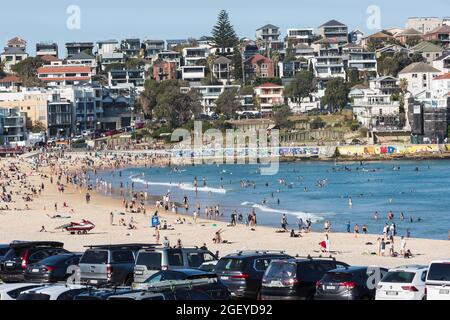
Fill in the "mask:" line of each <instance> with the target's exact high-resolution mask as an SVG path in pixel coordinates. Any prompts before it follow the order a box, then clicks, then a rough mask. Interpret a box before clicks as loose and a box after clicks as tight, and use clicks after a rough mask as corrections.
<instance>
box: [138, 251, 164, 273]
mask: <svg viewBox="0 0 450 320" xmlns="http://www.w3.org/2000/svg"><path fill="white" fill-rule="evenodd" d="M161 256H162V255H161V253H160V252H141V253H139V255H138V258H137V261H136V265H139V266H146V267H147V269H148V270H159V269H161Z"/></svg>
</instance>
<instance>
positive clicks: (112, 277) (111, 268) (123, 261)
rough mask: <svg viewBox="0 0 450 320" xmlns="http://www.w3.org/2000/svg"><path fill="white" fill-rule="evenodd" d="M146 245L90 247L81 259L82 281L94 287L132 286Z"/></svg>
mask: <svg viewBox="0 0 450 320" xmlns="http://www.w3.org/2000/svg"><path fill="white" fill-rule="evenodd" d="M144 246H146V245H144V244H125V245H105V246H90V247H89V249H87V250H86V251H85V252H84V254H83V256H82V257H81V259H80V263H79V267H80V280H81V282H82V283H89V284H93V285H101V284H113V285H131V284H132V283H133V270H134V266H135V261H136V257H137V253H138V251H139V250H140V249H141V248H142V247H144Z"/></svg>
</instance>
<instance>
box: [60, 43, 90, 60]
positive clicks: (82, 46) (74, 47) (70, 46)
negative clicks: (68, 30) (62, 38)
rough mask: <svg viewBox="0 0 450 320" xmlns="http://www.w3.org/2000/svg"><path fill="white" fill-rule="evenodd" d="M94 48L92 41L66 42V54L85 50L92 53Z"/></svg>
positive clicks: (69, 54)
mask: <svg viewBox="0 0 450 320" xmlns="http://www.w3.org/2000/svg"><path fill="white" fill-rule="evenodd" d="M93 49H94V43H93V42H68V43H66V50H67V56H68V57H69V56H71V55H74V54H79V53H81V52H85V53H87V54H90V55H92V54H93Z"/></svg>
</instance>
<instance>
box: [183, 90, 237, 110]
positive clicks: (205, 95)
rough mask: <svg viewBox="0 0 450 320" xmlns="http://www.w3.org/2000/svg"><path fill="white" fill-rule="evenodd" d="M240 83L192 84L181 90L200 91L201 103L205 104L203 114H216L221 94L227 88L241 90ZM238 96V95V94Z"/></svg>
mask: <svg viewBox="0 0 450 320" xmlns="http://www.w3.org/2000/svg"><path fill="white" fill-rule="evenodd" d="M239 89H240V86H239V85H212V86H203V85H198V86H191V87H182V88H181V92H183V93H187V92H189V91H191V90H193V91H195V92H197V93H199V95H200V97H201V98H200V103H201V105H202V106H203V111H202V113H203V114H208V115H211V114H214V113H215V112H216V110H215V109H216V101H217V99H219V97H220V95H221V94H222V93H223V92H225V91H227V90H239ZM236 98H238V96H236Z"/></svg>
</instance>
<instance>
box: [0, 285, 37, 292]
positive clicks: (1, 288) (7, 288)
mask: <svg viewBox="0 0 450 320" xmlns="http://www.w3.org/2000/svg"><path fill="white" fill-rule="evenodd" d="M34 285H39V283H4V284H0V292H5V291H10V290H14V289H19V288H25V287H28V286H34Z"/></svg>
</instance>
